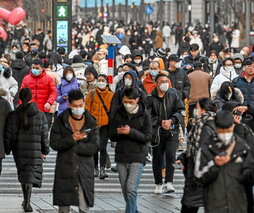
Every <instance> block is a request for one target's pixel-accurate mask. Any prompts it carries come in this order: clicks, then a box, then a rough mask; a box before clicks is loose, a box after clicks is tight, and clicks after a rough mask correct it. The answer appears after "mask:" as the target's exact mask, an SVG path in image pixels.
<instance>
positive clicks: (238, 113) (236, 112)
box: [233, 110, 242, 116]
mask: <svg viewBox="0 0 254 213" xmlns="http://www.w3.org/2000/svg"><path fill="white" fill-rule="evenodd" d="M233 115H237V116H241V115H242V112H241V111H239V110H236V111H234V112H233Z"/></svg>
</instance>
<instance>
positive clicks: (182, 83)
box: [169, 69, 191, 100]
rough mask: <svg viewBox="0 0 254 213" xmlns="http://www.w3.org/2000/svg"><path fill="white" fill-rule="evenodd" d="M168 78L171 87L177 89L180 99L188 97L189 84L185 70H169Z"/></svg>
mask: <svg viewBox="0 0 254 213" xmlns="http://www.w3.org/2000/svg"><path fill="white" fill-rule="evenodd" d="M169 78H170V80H171V83H172V87H173V88H175V89H176V90H177V93H178V95H179V97H180V98H181V99H182V100H184V99H185V98H189V95H190V88H191V85H190V80H189V77H188V76H187V74H186V72H185V71H184V70H182V69H176V70H175V71H171V70H169Z"/></svg>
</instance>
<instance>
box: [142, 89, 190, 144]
mask: <svg viewBox="0 0 254 213" xmlns="http://www.w3.org/2000/svg"><path fill="white" fill-rule="evenodd" d="M145 103H146V106H147V109H148V111H149V112H150V115H151V118H152V125H153V137H154V138H153V140H154V139H155V136H156V133H157V130H158V128H159V127H160V126H161V123H162V120H169V119H172V121H173V123H174V125H178V124H180V125H182V124H183V115H182V111H184V110H185V109H184V104H183V101H182V100H181V99H180V97H179V96H178V94H177V91H176V90H175V89H173V88H170V89H168V91H167V92H166V94H165V96H164V97H163V98H160V97H159V95H158V90H157V88H155V89H154V90H153V91H152V93H151V94H150V95H148V96H147V99H146V101H145ZM176 130H177V129H176ZM161 134H162V135H165V136H166V135H170V134H171V132H169V131H165V130H163V129H162V130H161Z"/></svg>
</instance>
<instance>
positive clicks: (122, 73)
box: [117, 72, 125, 80]
mask: <svg viewBox="0 0 254 213" xmlns="http://www.w3.org/2000/svg"><path fill="white" fill-rule="evenodd" d="M124 73H125V72H119V73H118V74H117V75H118V77H119V79H120V80H122V79H123V75H124Z"/></svg>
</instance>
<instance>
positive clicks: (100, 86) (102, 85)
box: [97, 82, 107, 89]
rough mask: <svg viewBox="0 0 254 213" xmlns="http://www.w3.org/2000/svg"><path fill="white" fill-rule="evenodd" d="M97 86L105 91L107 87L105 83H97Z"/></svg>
mask: <svg viewBox="0 0 254 213" xmlns="http://www.w3.org/2000/svg"><path fill="white" fill-rule="evenodd" d="M97 86H98V87H99V88H100V89H105V88H106V86H107V83H106V82H98V83H97Z"/></svg>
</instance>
